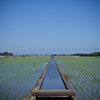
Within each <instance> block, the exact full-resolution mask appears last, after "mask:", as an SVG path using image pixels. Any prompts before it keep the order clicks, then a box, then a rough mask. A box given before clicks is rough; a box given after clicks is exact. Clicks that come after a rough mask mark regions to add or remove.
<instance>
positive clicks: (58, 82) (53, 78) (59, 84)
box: [41, 58, 66, 90]
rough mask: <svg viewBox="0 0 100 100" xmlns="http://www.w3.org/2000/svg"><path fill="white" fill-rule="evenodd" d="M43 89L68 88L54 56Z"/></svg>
mask: <svg viewBox="0 0 100 100" xmlns="http://www.w3.org/2000/svg"><path fill="white" fill-rule="evenodd" d="M41 90H66V87H65V85H64V82H63V81H62V78H61V75H60V73H59V70H58V68H57V66H56V63H55V60H54V58H51V60H50V63H49V66H48V70H47V72H46V75H45V78H44V81H43V83H42V86H41Z"/></svg>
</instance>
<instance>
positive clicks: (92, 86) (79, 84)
mask: <svg viewBox="0 0 100 100" xmlns="http://www.w3.org/2000/svg"><path fill="white" fill-rule="evenodd" d="M55 59H56V62H57V63H58V65H59V67H60V68H61V69H62V70H63V72H64V73H65V74H66V75H67V76H68V77H69V81H68V82H69V84H70V86H71V88H72V89H73V90H74V91H75V92H76V95H77V97H78V98H79V100H100V58H99V57H98V58H93V57H91V58H90V57H86V58H85V57H56V58H55Z"/></svg>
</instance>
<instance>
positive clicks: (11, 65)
mask: <svg viewBox="0 0 100 100" xmlns="http://www.w3.org/2000/svg"><path fill="white" fill-rule="evenodd" d="M49 60H50V58H48V57H34V58H0V100H22V99H23V98H24V97H25V96H27V95H28V94H29V93H30V91H31V90H32V89H33V87H34V86H35V83H36V81H37V79H38V78H39V76H40V75H41V74H42V72H43V70H44V69H45V67H46V65H47V63H48V61H49Z"/></svg>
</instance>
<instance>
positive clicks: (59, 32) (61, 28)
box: [0, 0, 100, 54]
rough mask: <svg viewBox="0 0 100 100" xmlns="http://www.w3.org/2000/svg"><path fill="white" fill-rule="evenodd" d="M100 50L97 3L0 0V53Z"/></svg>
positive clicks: (85, 0)
mask: <svg viewBox="0 0 100 100" xmlns="http://www.w3.org/2000/svg"><path fill="white" fill-rule="evenodd" d="M4 51H9V52H13V53H14V54H26V53H33V54H52V53H57V54H59V53H61V54H62V53H67V54H69V53H81V52H82V53H89V52H94V51H100V0H0V52H4Z"/></svg>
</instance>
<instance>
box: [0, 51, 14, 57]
mask: <svg viewBox="0 0 100 100" xmlns="http://www.w3.org/2000/svg"><path fill="white" fill-rule="evenodd" d="M12 55H13V53H10V52H3V53H1V52H0V56H12Z"/></svg>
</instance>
